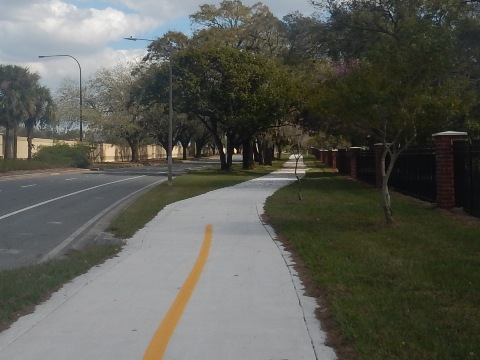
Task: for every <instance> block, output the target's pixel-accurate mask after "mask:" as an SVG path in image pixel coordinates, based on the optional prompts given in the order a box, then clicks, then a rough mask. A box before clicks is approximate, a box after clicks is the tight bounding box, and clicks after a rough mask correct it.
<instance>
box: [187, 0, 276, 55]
mask: <svg viewBox="0 0 480 360" xmlns="http://www.w3.org/2000/svg"><path fill="white" fill-rule="evenodd" d="M190 20H191V22H192V25H193V26H194V28H196V31H195V32H194V37H193V39H192V42H193V43H196V44H205V43H208V44H210V45H211V46H213V47H232V48H234V49H239V50H240V49H244V50H248V51H253V52H256V53H264V54H266V55H268V56H274V55H277V54H279V53H280V52H281V51H282V50H283V49H284V47H285V46H286V43H285V38H284V30H285V29H284V25H283V23H282V22H281V21H280V20H279V19H277V18H276V17H275V16H274V15H273V14H272V12H271V11H270V9H269V8H268V7H267V6H266V5H264V4H262V3H261V2H258V3H255V4H254V5H252V6H247V5H244V4H243V3H242V2H241V1H239V0H224V1H222V2H220V5H219V6H218V7H217V6H215V5H208V4H205V5H201V6H200V10H199V11H198V12H196V13H194V14H192V15H190Z"/></svg>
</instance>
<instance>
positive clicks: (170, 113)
mask: <svg viewBox="0 0 480 360" xmlns="http://www.w3.org/2000/svg"><path fill="white" fill-rule="evenodd" d="M124 39H125V40H131V41H137V40H142V41H150V42H153V41H155V40H152V39H142V38H134V37H132V36H130V37H128V38H124ZM164 49H165V50H166V51H167V53H168V149H167V158H168V159H167V160H168V185H170V186H172V164H173V159H172V149H173V86H172V77H173V76H172V72H173V71H172V47H171V46H169V47H165V48H164Z"/></svg>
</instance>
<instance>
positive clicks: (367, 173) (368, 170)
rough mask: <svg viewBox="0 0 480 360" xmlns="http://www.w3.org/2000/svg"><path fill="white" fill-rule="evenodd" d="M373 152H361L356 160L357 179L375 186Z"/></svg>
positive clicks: (375, 176)
mask: <svg viewBox="0 0 480 360" xmlns="http://www.w3.org/2000/svg"><path fill="white" fill-rule="evenodd" d="M375 166H376V162H375V151H373V150H362V151H360V153H359V154H358V158H357V178H358V179H359V180H362V181H364V182H366V183H368V184H372V185H376V182H377V175H376V170H375Z"/></svg>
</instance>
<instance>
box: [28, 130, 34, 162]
mask: <svg viewBox="0 0 480 360" xmlns="http://www.w3.org/2000/svg"><path fill="white" fill-rule="evenodd" d="M27 144H28V160H32V149H33V137H32V134H28V136H27Z"/></svg>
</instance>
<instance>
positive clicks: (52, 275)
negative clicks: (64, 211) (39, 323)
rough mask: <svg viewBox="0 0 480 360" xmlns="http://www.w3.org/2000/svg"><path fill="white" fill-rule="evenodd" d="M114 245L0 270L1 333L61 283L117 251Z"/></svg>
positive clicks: (96, 247) (87, 249)
mask: <svg viewBox="0 0 480 360" xmlns="http://www.w3.org/2000/svg"><path fill="white" fill-rule="evenodd" d="M119 249H120V247H119V246H115V245H107V244H104V245H95V246H91V247H88V248H86V249H84V250H83V251H75V252H70V254H69V256H68V257H66V258H63V259H59V260H51V261H48V262H45V263H42V264H39V265H35V266H28V267H23V268H19V269H12V270H3V271H0V330H4V329H5V328H7V327H8V325H9V324H11V323H12V322H13V321H14V320H16V319H17V318H18V317H20V316H22V315H24V314H26V313H28V312H31V310H32V309H33V306H34V305H36V304H39V303H40V302H42V301H44V300H46V299H47V298H48V297H49V296H50V295H51V294H52V293H53V292H55V291H56V290H58V289H59V288H60V287H61V286H62V285H63V284H65V283H67V282H69V281H70V280H72V279H73V278H75V277H77V276H78V275H80V274H83V273H85V272H87V271H88V270H89V269H90V268H92V267H93V266H95V265H97V264H99V263H102V262H104V261H105V260H106V259H108V258H110V257H112V256H113V255H115V254H116V253H117V252H118V251H119Z"/></svg>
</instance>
